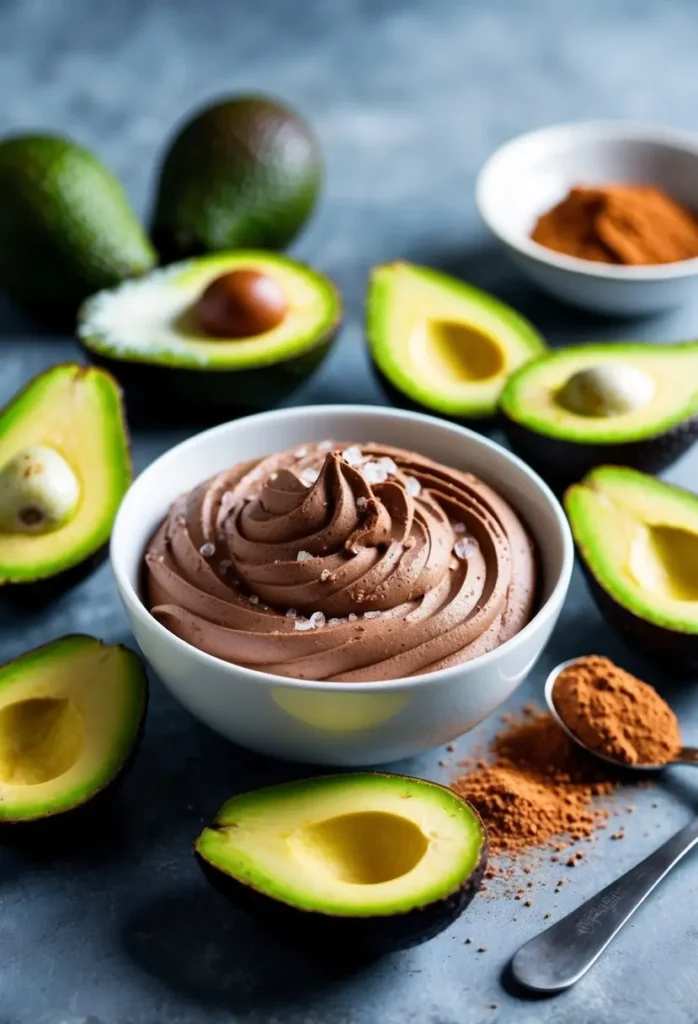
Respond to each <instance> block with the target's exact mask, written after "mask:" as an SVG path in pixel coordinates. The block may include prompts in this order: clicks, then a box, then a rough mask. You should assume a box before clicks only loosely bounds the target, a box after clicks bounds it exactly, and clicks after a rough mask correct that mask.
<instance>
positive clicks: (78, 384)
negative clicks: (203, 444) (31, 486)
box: [0, 364, 131, 585]
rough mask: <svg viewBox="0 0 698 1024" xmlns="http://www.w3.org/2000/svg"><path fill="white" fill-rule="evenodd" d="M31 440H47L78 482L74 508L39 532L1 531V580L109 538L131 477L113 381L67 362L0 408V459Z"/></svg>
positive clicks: (75, 555)
mask: <svg viewBox="0 0 698 1024" xmlns="http://www.w3.org/2000/svg"><path fill="white" fill-rule="evenodd" d="M32 445H47V446H48V447H51V448H54V449H55V450H56V451H58V452H59V454H60V455H62V456H63V458H64V459H65V460H66V462H67V463H68V464H69V466H70V467H71V469H72V470H73V472H74V473H75V474H76V476H77V477H78V480H79V482H80V500H79V503H78V506H77V510H76V512H75V513H74V515H73V516H72V518H70V519H69V520H68V522H66V523H64V524H63V525H62V526H60V527H59V528H58V529H55V530H53V531H51V532H50V533H45V534H26V533H23V534H22V533H5V532H0V585H1V584H3V583H32V582H34V581H37V580H44V579H47V578H50V577H56V576H57V575H58V574H62V573H65V572H67V571H68V570H70V569H72V568H73V567H76V566H78V565H80V564H81V563H84V562H86V560H88V559H90V558H91V557H92V556H95V555H96V554H97V553H98V552H99V551H100V549H101V548H102V547H103V546H104V545H105V544H106V543H107V541H108V540H109V535H110V533H111V528H112V524H113V522H114V517H115V516H116V511H117V509H118V507H119V504H120V502H121V499H122V497H123V496H124V494H125V493H126V490H127V488H128V486H129V484H130V482H131V462H130V456H129V448H128V437H127V433H126V426H125V422H124V418H123V411H122V407H121V393H120V391H119V388H118V385H117V384H116V382H115V381H114V380H113V379H112V378H111V377H110V376H109V374H107V373H105V372H104V371H103V370H98V369H95V368H87V367H84V366H77V365H72V364H66V365H59V366H55V367H52V368H51V369H50V370H47V371H46V372H45V373H43V374H40V375H39V376H38V377H35V378H34V380H32V381H30V382H29V384H28V385H27V386H26V387H25V388H24V389H23V390H22V391H20V392H19V394H18V395H16V396H15V398H14V399H13V400H12V401H11V402H10V403H9V405H7V406H6V407H5V408H4V409H3V410H2V411H0V466H3V465H5V464H6V463H7V462H8V461H9V460H10V459H11V458H12V457H13V456H14V455H15V454H16V453H17V452H19V451H21V450H23V449H25V448H29V447H30V446H32Z"/></svg>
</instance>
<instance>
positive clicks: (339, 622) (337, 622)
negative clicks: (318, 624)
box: [327, 618, 344, 626]
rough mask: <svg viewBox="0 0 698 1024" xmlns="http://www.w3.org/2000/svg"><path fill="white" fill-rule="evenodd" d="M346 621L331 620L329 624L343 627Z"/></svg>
mask: <svg viewBox="0 0 698 1024" xmlns="http://www.w3.org/2000/svg"><path fill="white" fill-rule="evenodd" d="M343 622H344V619H336V618H335V619H330V620H329V621H328V623H327V625H328V626H341V625H342V623H343Z"/></svg>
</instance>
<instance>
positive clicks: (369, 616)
mask: <svg viewBox="0 0 698 1024" xmlns="http://www.w3.org/2000/svg"><path fill="white" fill-rule="evenodd" d="M364 618H365V619H378V618H380V612H364Z"/></svg>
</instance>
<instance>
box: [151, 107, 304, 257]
mask: <svg viewBox="0 0 698 1024" xmlns="http://www.w3.org/2000/svg"><path fill="white" fill-rule="evenodd" d="M321 177H322V162H321V158H320V153H319V150H318V146H317V143H316V141H315V138H314V136H313V135H312V133H311V132H310V129H309V128H308V126H307V125H306V124H305V122H304V121H303V120H302V119H301V118H300V117H299V116H298V115H297V114H295V113H294V112H293V111H292V110H289V109H287V108H286V107H284V106H282V105H281V104H280V103H278V102H277V101H275V100H273V99H271V98H269V97H266V96H239V97H237V98H235V99H231V100H228V101H224V102H221V103H218V104H216V105H214V106H211V107H209V108H208V109H206V110H204V111H202V112H200V113H198V114H197V115H195V116H194V118H192V120H190V121H189V122H188V123H187V124H186V125H185V126H184V127H183V128H182V129H181V131H180V132H179V134H178V135H177V136H176V137H175V139H174V141H173V142H172V144H171V147H170V149H169V151H168V153H167V155H166V157H165V160H164V162H163V165H162V168H161V171H160V181H159V186H158V194H157V203H156V208H155V214H154V217H153V229H152V233H153V239H154V242H155V245H156V248H157V249H158V251H159V252H160V254H161V255H162V258H163V260H165V261H166V262H171V261H173V260H176V259H181V258H184V257H189V256H198V255H201V254H202V253H205V252H217V251H220V250H225V249H244V248H256V249H284V248H285V247H286V246H287V245H288V244H289V243H290V242H291V241H292V239H293V238H294V237H295V236H296V234H297V233H298V232H299V231H300V229H301V228H302V227H303V225H304V224H305V222H306V220H307V218H308V217H309V215H310V213H311V211H312V209H313V206H314V205H315V199H316V196H317V193H318V190H319V187H320V181H321Z"/></svg>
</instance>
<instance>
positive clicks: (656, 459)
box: [501, 414, 698, 492]
mask: <svg viewBox="0 0 698 1024" xmlns="http://www.w3.org/2000/svg"><path fill="white" fill-rule="evenodd" d="M501 420H502V425H503V427H504V433H505V434H506V438H507V440H508V442H509V445H510V446H511V448H512V449H513V451H514V452H515V453H516V454H517V455H518V456H519V457H520V458H522V459H523V460H524V462H527V463H528V464H529V466H531V468H532V469H535V470H536V472H537V473H540V475H541V476H542V477H543V478H544V479H545V480H546V481H547V482H548V483H549V484H550V485H551V487H553V489H554V490H555V491H557V492H559V491H562V490H564V489H565V488H566V487H568V486H569V485H570V484H573V483H577V482H578V481H579V480H581V479H582V477H584V476H585V475H586V474H587V473H588V472H589V470H590V469H593V468H594V466H599V465H602V464H606V463H612V464H613V465H614V466H630V467H631V468H632V469H638V470H641V471H642V472H643V473H651V474H657V473H661V472H663V470H665V469H668V468H669V466H671V465H672V464H673V463H674V462H676V460H677V459H679V458H681V456H682V455H683V454H684V453H685V452H687V451H688V449H689V448H690V447H691V446H692V445H693V444H694V442H695V441H697V440H698V416H693V417H691V418H690V419H687V420H684V422H683V423H677V424H676V426H674V427H672V428H671V429H670V430H667V431H665V432H664V433H662V434H658V435H657V436H656V437H648V438H645V439H643V440H641V441H628V442H626V443H622V442H618V443H617V444H603V445H602V444H594V443H589V444H583V443H580V442H576V441H563V440H561V439H559V438H554V437H546V436H545V435H544V434H539V433H537V432H535V431H533V430H529V429H528V427H525V426H523V425H522V424H520V423H517V422H516V421H515V420H512V419H509V418H508V417H507V416H505V415H504V414H502V416H501Z"/></svg>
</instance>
